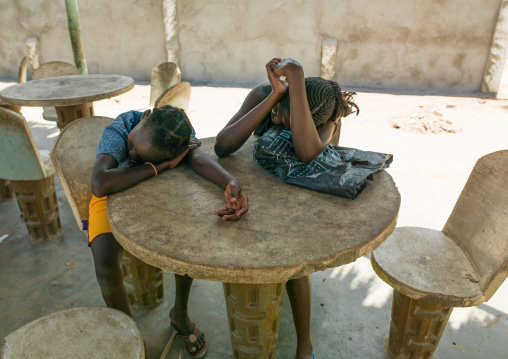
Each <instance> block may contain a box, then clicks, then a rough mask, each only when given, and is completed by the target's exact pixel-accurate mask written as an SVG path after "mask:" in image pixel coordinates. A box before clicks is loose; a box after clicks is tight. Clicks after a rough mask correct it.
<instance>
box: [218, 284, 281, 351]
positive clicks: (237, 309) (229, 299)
mask: <svg viewBox="0 0 508 359" xmlns="http://www.w3.org/2000/svg"><path fill="white" fill-rule="evenodd" d="M224 295H225V297H226V307H227V311H228V322H229V330H230V332H231V344H232V347H233V355H232V358H233V359H275V353H276V349H277V339H278V334H279V326H280V316H281V313H282V298H283V297H284V283H270V284H237V283H224Z"/></svg>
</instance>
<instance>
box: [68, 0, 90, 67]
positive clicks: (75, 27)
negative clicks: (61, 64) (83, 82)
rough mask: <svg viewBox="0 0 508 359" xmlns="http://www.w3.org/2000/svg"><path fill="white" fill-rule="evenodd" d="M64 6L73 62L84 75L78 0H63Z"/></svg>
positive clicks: (83, 54) (84, 59) (84, 64)
mask: <svg viewBox="0 0 508 359" xmlns="http://www.w3.org/2000/svg"><path fill="white" fill-rule="evenodd" d="M65 8H66V9H67V21H68V24H69V34H70V36H71V44H72V52H73V54H74V62H75V63H76V66H77V67H78V69H79V72H80V73H81V75H86V74H88V68H87V67H86V58H85V50H84V49H83V41H82V40H81V24H80V22H79V8H78V0H65Z"/></svg>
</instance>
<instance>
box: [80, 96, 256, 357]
mask: <svg viewBox="0 0 508 359" xmlns="http://www.w3.org/2000/svg"><path fill="white" fill-rule="evenodd" d="M200 145H201V143H200V142H199V140H198V139H197V138H196V137H195V134H194V130H193V128H192V125H191V123H190V121H189V118H188V117H187V115H186V114H185V112H184V111H183V110H182V109H179V108H175V107H172V106H163V107H161V108H158V109H157V108H154V109H153V111H150V110H147V111H145V112H144V113H141V112H137V111H129V112H126V113H123V114H121V115H120V116H118V117H117V118H116V119H115V120H114V121H113V122H112V123H111V124H110V125H108V126H107V127H106V128H105V129H104V132H103V134H102V137H101V139H100V142H99V148H98V149H97V159H96V161H95V164H94V167H93V170H92V184H91V187H92V193H93V197H92V200H91V201H90V207H89V208H90V210H89V220H88V238H89V239H88V240H89V246H90V248H91V249H92V255H93V258H94V263H95V272H96V276H97V281H98V282H99V286H100V288H101V291H102V296H103V298H104V301H105V302H106V305H107V306H108V307H111V308H115V309H119V310H121V311H123V312H124V313H126V314H128V315H130V314H131V311H130V306H129V300H128V297H127V293H126V291H125V286H124V284H123V273H122V268H121V258H122V253H123V248H122V247H121V246H120V244H119V243H118V242H117V241H116V239H115V237H114V236H113V233H112V232H111V227H110V225H109V222H108V217H107V213H106V196H108V195H110V194H113V193H116V192H120V191H123V190H125V189H127V188H130V187H133V186H135V185H136V184H138V183H140V182H142V181H145V180H147V179H149V178H151V177H154V176H157V174H159V173H161V172H163V171H166V170H169V169H171V168H174V167H176V166H177V165H178V164H179V163H180V162H181V161H183V160H187V161H188V163H189V165H190V167H191V168H192V169H193V170H194V171H195V172H196V173H198V174H199V175H201V176H202V177H204V178H206V179H208V180H210V181H211V182H213V183H215V184H216V185H217V186H219V187H221V188H222V189H223V190H225V192H224V194H225V197H226V207H225V208H224V209H222V210H216V211H215V214H216V215H219V216H221V217H222V219H223V220H237V219H239V218H240V216H241V215H243V214H244V213H246V212H247V211H248V208H249V207H248V204H247V196H246V195H245V193H244V192H243V190H242V185H241V184H240V182H239V181H238V180H237V179H236V178H235V177H233V176H232V175H231V174H229V173H228V172H227V171H226V170H224V169H223V168H222V167H221V166H220V165H219V164H218V163H217V162H216V161H215V160H214V159H213V158H212V157H210V156H209V155H208V154H207V153H205V152H203V151H201V149H199V146H200ZM175 285H176V291H175V292H176V294H175V305H174V307H173V308H172V309H171V311H170V313H169V317H170V321H171V326H172V327H173V328H174V329H175V330H176V331H177V333H178V334H179V335H180V338H181V339H182V340H183V341H184V342H185V343H186V347H187V350H188V351H189V353H190V354H191V355H192V356H193V357H195V358H202V357H204V356H205V354H206V352H207V348H208V343H207V342H206V340H205V336H204V334H203V333H202V332H200V331H199V330H198V329H197V327H196V326H195V324H194V323H193V322H192V320H191V319H190V318H189V315H188V311H187V302H188V298H189V293H190V289H191V285H192V278H190V277H188V276H181V275H177V274H175Z"/></svg>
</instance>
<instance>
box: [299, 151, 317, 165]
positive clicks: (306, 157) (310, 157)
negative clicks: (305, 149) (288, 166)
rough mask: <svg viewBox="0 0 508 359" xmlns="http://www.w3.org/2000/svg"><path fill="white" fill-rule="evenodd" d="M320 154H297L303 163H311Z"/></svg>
mask: <svg viewBox="0 0 508 359" xmlns="http://www.w3.org/2000/svg"><path fill="white" fill-rule="evenodd" d="M318 155H319V153H318V154H316V155H314V154H309V153H297V154H296V156H297V157H298V159H299V160H300V161H302V162H303V163H311V162H312V161H313V160H314V159H315V158H316V157H317V156H318Z"/></svg>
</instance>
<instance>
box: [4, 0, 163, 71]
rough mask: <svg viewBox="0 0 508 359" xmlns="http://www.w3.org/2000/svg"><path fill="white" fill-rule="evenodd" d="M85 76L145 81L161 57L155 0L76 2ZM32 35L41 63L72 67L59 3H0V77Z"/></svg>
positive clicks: (160, 30) (13, 0)
mask: <svg viewBox="0 0 508 359" xmlns="http://www.w3.org/2000/svg"><path fill="white" fill-rule="evenodd" d="M78 3H79V13H80V20H81V30H82V37H83V46H84V49H85V56H86V59H87V65H88V72H89V73H91V74H92V73H116V74H127V75H131V76H133V77H134V78H137V79H149V78H150V73H151V70H152V68H153V67H154V66H156V65H158V64H160V63H161V62H164V61H165V59H166V54H165V49H164V28H163V26H164V25H163V21H162V10H161V2H160V1H159V0H122V1H106V0H100V1H99V0H78ZM30 35H34V36H38V37H39V41H40V47H41V58H42V62H48V61H55V60H58V61H66V62H69V63H74V58H73V55H72V48H71V42H70V38H69V31H68V27H67V13H66V11H65V1H64V0H0V76H2V77H11V78H12V77H14V76H16V73H17V66H18V64H19V61H20V60H21V58H22V57H23V56H25V55H26V47H25V39H26V38H27V37H28V36H30Z"/></svg>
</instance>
